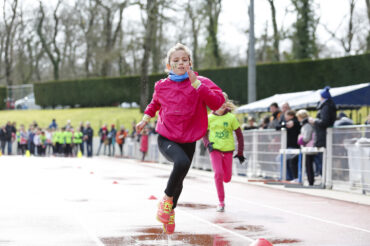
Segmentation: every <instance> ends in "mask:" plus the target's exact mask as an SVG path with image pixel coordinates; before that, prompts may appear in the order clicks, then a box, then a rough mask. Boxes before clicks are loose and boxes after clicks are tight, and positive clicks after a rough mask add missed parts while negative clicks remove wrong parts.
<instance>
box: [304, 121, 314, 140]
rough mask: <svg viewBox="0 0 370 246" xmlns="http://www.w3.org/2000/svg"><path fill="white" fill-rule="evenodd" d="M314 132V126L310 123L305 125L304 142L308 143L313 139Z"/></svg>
mask: <svg viewBox="0 0 370 246" xmlns="http://www.w3.org/2000/svg"><path fill="white" fill-rule="evenodd" d="M307 124H309V123H307ZM312 132H313V128H312V127H311V126H310V125H305V126H304V128H302V137H303V142H305V143H308V142H309V141H310V140H311V138H312Z"/></svg>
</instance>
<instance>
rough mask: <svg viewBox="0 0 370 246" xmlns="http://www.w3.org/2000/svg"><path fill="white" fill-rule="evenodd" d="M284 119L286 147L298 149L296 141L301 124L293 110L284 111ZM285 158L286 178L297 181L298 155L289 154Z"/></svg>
mask: <svg viewBox="0 0 370 246" xmlns="http://www.w3.org/2000/svg"><path fill="white" fill-rule="evenodd" d="M284 120H285V121H286V123H285V125H284V128H286V130H287V148H288V149H299V145H298V143H297V140H298V135H299V133H300V131H301V125H300V124H299V122H298V119H297V117H296V116H295V111H294V110H288V111H286V112H285V115H284ZM288 157H290V158H287V180H294V181H297V178H298V155H291V156H288Z"/></svg>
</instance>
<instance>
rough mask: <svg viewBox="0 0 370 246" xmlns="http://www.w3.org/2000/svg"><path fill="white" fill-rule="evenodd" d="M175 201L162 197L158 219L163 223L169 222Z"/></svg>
mask: <svg viewBox="0 0 370 246" xmlns="http://www.w3.org/2000/svg"><path fill="white" fill-rule="evenodd" d="M172 206H173V202H172V201H171V200H165V199H162V200H161V201H160V202H159V204H158V211H157V219H158V220H159V221H160V222H162V223H168V221H169V220H170V213H171V211H172Z"/></svg>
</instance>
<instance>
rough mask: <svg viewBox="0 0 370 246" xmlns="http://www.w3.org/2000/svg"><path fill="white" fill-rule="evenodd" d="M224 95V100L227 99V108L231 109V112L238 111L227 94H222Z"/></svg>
mask: <svg viewBox="0 0 370 246" xmlns="http://www.w3.org/2000/svg"><path fill="white" fill-rule="evenodd" d="M222 94H223V95H224V98H225V103H226V107H227V108H228V109H230V110H231V111H232V110H234V109H236V108H237V107H236V106H235V104H234V103H233V102H232V101H231V100H230V99H229V96H228V95H227V94H226V92H222Z"/></svg>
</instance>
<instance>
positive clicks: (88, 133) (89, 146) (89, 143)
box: [84, 122, 94, 157]
mask: <svg viewBox="0 0 370 246" xmlns="http://www.w3.org/2000/svg"><path fill="white" fill-rule="evenodd" d="M93 137H94V130H93V129H92V128H91V126H90V122H86V129H85V131H84V141H85V143H86V152H87V157H92V155H93Z"/></svg>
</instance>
